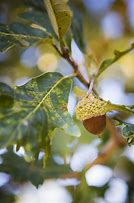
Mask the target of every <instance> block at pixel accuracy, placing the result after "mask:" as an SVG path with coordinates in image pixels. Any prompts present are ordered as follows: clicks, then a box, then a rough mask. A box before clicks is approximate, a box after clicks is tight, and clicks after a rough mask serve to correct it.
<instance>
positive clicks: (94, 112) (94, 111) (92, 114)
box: [76, 94, 132, 135]
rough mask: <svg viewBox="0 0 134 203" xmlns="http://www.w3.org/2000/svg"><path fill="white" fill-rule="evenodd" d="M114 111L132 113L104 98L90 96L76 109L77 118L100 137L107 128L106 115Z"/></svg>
mask: <svg viewBox="0 0 134 203" xmlns="http://www.w3.org/2000/svg"><path fill="white" fill-rule="evenodd" d="M112 110H118V111H123V112H126V113H132V111H131V110H129V109H127V108H126V107H125V106H123V105H116V104H112V103H111V102H109V101H105V100H103V99H102V98H100V97H98V96H95V95H93V94H90V95H88V96H85V97H84V98H83V99H82V100H81V101H80V102H79V103H78V104H77V107H76V117H77V119H79V120H81V121H82V122H83V125H84V127H85V128H86V129H87V130H88V131H89V132H91V133H93V134H97V135H99V134H100V133H101V132H102V131H103V130H104V129H105V126H106V113H107V112H109V111H112Z"/></svg>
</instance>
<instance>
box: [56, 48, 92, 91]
mask: <svg viewBox="0 0 134 203" xmlns="http://www.w3.org/2000/svg"><path fill="white" fill-rule="evenodd" d="M53 47H54V48H55V49H56V51H57V52H58V53H59V55H60V56H61V57H62V58H64V59H65V60H66V61H68V63H69V64H70V65H71V66H72V68H73V70H74V73H76V77H77V78H78V79H79V80H80V81H81V82H82V83H83V84H84V85H85V86H86V87H87V88H88V87H89V82H88V81H87V80H86V79H85V78H84V77H83V75H82V74H81V72H80V71H79V67H78V64H77V63H76V62H75V61H74V60H73V59H72V57H71V56H70V55H69V52H68V50H67V49H66V48H64V50H63V53H62V52H61V51H60V50H59V49H58V47H57V46H56V45H55V44H53Z"/></svg>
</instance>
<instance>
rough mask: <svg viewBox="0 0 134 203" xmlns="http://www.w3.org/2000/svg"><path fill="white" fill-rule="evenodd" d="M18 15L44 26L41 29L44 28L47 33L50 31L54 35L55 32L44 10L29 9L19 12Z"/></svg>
mask: <svg viewBox="0 0 134 203" xmlns="http://www.w3.org/2000/svg"><path fill="white" fill-rule="evenodd" d="M19 17H21V18H23V19H25V20H27V21H29V22H30V23H33V24H35V25H39V26H41V27H42V28H44V29H43V30H46V33H48V34H49V35H50V33H51V34H52V35H53V36H54V37H55V33H54V32H53V28H52V26H51V24H50V22H49V18H48V15H47V13H46V12H45V11H44V12H43V11H37V10H30V11H26V12H24V13H21V14H19Z"/></svg>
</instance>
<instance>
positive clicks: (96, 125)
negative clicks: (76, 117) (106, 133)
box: [83, 115, 106, 135]
mask: <svg viewBox="0 0 134 203" xmlns="http://www.w3.org/2000/svg"><path fill="white" fill-rule="evenodd" d="M83 125H84V127H85V128H86V129H87V130H88V131H89V132H90V133H92V134H95V135H100V134H101V133H102V132H103V130H104V129H105V127H106V115H103V116H96V117H92V118H88V119H85V120H84V121H83Z"/></svg>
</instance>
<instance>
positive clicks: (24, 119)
mask: <svg viewBox="0 0 134 203" xmlns="http://www.w3.org/2000/svg"><path fill="white" fill-rule="evenodd" d="M71 77H74V75H68V76H65V77H62V78H61V79H59V80H58V81H57V82H56V83H55V84H54V85H53V87H52V88H50V90H49V91H48V92H47V94H46V95H45V96H44V97H43V99H42V100H41V101H40V102H39V104H38V105H37V106H36V107H35V108H34V110H33V111H31V112H30V113H29V114H28V115H27V116H26V117H25V118H23V119H22V120H21V121H20V123H19V124H18V125H17V126H16V127H15V129H14V130H13V132H12V133H11V136H10V139H9V140H8V142H7V143H6V145H8V143H10V140H12V137H13V136H14V132H15V131H16V129H17V128H19V127H20V126H21V125H22V123H24V122H26V121H27V120H28V119H29V118H30V117H31V116H32V115H33V114H34V113H35V112H36V111H37V110H38V109H39V108H40V106H41V105H42V104H43V102H44V101H45V99H46V98H47V97H48V96H49V94H51V92H52V91H53V90H54V89H55V88H56V87H57V86H58V85H59V83H61V82H62V81H63V80H65V79H67V78H71Z"/></svg>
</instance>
